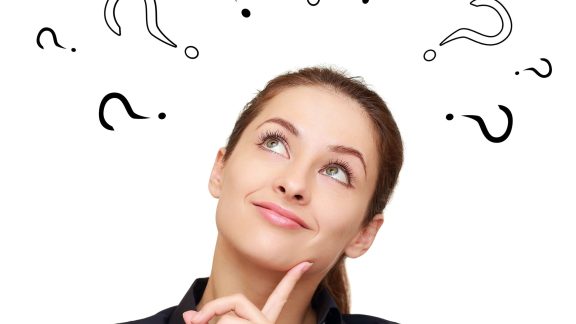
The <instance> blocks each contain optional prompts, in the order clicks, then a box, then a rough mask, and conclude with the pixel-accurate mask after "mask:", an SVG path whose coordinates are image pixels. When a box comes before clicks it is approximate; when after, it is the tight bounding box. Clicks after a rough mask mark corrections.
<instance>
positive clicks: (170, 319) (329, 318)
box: [120, 278, 398, 324]
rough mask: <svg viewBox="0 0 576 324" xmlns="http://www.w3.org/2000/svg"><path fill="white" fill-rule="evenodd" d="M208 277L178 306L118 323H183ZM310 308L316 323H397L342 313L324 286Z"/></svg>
mask: <svg viewBox="0 0 576 324" xmlns="http://www.w3.org/2000/svg"><path fill="white" fill-rule="evenodd" d="M207 284H208V278H198V279H196V280H195V281H194V283H193V284H192V287H190V289H189V290H188V292H187V293H186V295H184V298H182V301H181V302H180V304H179V305H178V306H173V307H170V308H166V309H165V310H163V311H160V312H159V313H158V314H156V315H152V316H150V317H147V318H144V319H141V320H137V321H131V322H126V323H120V324H185V323H184V319H183V318H182V313H184V312H185V311H189V310H197V309H196V304H197V303H198V302H199V301H200V299H202V295H203V294H204V289H206V285H207ZM312 308H313V309H314V310H315V311H316V316H317V317H318V321H317V323H318V324H398V323H396V322H390V321H387V320H385V319H381V318H378V317H374V316H369V315H361V314H342V313H340V310H339V309H338V306H336V302H335V301H334V299H333V298H332V296H331V295H330V293H329V292H328V290H327V289H326V288H325V287H320V289H317V290H316V292H315V293H314V296H312Z"/></svg>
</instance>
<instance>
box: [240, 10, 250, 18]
mask: <svg viewBox="0 0 576 324" xmlns="http://www.w3.org/2000/svg"><path fill="white" fill-rule="evenodd" d="M242 16H244V17H245V18H248V17H250V10H248V9H242Z"/></svg>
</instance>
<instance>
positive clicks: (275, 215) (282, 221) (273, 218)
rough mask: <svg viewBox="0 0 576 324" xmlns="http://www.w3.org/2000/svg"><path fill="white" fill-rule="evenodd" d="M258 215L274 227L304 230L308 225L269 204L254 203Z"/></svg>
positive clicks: (294, 215) (276, 206)
mask: <svg viewBox="0 0 576 324" xmlns="http://www.w3.org/2000/svg"><path fill="white" fill-rule="evenodd" d="M254 205H256V207H259V208H258V210H259V211H260V214H261V215H262V216H264V218H266V219H267V220H268V221H270V222H271V223H273V224H275V225H279V226H282V227H287V228H306V229H310V227H308V225H307V224H306V223H305V222H304V221H303V220H302V219H301V218H300V217H298V216H297V215H296V214H294V213H292V212H291V211H289V210H287V209H284V208H282V207H280V206H278V205H276V204H274V203H271V202H255V203H254Z"/></svg>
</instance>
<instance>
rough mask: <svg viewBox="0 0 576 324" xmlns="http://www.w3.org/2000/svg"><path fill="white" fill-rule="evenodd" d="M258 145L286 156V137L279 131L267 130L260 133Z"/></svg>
mask: <svg viewBox="0 0 576 324" xmlns="http://www.w3.org/2000/svg"><path fill="white" fill-rule="evenodd" d="M258 145H260V146H261V147H263V148H264V149H266V150H269V151H272V152H274V153H278V154H280V155H286V156H288V149H287V145H288V144H286V138H285V137H284V135H283V134H282V133H280V132H270V131H268V132H266V133H264V134H262V135H261V136H260V143H259V144H258Z"/></svg>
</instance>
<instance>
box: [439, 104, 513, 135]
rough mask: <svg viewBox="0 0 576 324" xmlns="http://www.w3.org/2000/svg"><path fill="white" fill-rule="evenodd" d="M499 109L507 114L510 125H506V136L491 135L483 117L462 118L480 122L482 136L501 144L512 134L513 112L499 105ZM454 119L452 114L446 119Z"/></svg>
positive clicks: (469, 116) (470, 116)
mask: <svg viewBox="0 0 576 324" xmlns="http://www.w3.org/2000/svg"><path fill="white" fill-rule="evenodd" d="M498 107H500V110H502V111H503V112H504V113H505V114H506V118H507V120H508V124H507V125H506V131H505V132H504V134H502V135H501V136H498V137H494V136H492V135H490V133H489V132H488V129H487V128H486V124H485V123H484V120H483V119H482V117H480V116H476V115H462V116H464V117H468V118H471V119H473V120H475V121H476V122H478V125H480V130H481V131H482V134H483V135H484V137H486V139H487V140H489V141H490V142H492V143H501V142H504V141H505V140H506V139H507V138H508V136H510V133H511V132H512V112H511V111H510V109H508V108H506V106H502V105H498ZM452 118H454V116H453V115H452V114H448V115H446V119H448V120H452Z"/></svg>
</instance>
